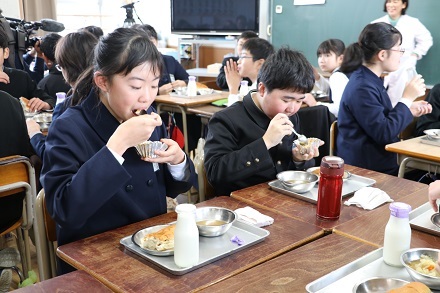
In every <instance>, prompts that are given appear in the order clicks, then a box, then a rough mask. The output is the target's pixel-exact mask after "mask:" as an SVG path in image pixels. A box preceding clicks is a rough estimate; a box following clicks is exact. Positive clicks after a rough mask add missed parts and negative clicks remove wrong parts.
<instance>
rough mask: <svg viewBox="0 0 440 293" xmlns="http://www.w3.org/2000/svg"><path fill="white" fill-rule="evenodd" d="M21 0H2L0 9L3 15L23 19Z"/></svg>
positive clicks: (0, 0)
mask: <svg viewBox="0 0 440 293" xmlns="http://www.w3.org/2000/svg"><path fill="white" fill-rule="evenodd" d="M19 3H20V1H19V0H0V9H1V10H3V13H2V14H3V16H5V17H12V18H18V19H21V18H22V16H21V15H20V6H19Z"/></svg>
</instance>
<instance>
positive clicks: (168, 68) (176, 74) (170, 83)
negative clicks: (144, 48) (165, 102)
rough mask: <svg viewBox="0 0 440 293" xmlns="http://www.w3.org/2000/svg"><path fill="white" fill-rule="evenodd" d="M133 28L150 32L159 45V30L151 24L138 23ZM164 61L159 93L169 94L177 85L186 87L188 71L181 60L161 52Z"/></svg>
mask: <svg viewBox="0 0 440 293" xmlns="http://www.w3.org/2000/svg"><path fill="white" fill-rule="evenodd" d="M132 28H136V29H141V30H144V31H145V32H147V33H148V35H149V36H150V41H152V42H153V43H154V45H155V46H156V47H157V41H158V36H157V32H156V30H155V29H154V27H152V26H151V25H149V24H142V25H140V24H136V25H133V26H132ZM161 55H162V58H163V62H164V65H165V67H164V70H163V72H162V76H161V78H160V80H159V92H158V94H159V95H168V94H169V93H171V92H172V91H173V89H174V88H177V87H185V86H186V84H187V83H188V76H189V74H188V72H186V70H185V68H183V67H182V65H180V63H179V62H177V60H176V59H175V58H174V57H173V56H168V55H164V54H161Z"/></svg>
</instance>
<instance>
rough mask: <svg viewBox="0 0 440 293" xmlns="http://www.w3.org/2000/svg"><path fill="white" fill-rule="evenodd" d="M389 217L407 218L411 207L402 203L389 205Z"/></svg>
mask: <svg viewBox="0 0 440 293" xmlns="http://www.w3.org/2000/svg"><path fill="white" fill-rule="evenodd" d="M390 211H391V215H392V216H394V217H396V218H401V219H404V218H408V217H409V212H410V211H411V206H410V205H409V204H406V203H403V202H392V203H391V204H390Z"/></svg>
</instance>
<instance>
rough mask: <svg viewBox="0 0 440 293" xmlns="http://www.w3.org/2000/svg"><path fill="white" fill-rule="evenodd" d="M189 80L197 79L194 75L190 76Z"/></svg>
mask: <svg viewBox="0 0 440 293" xmlns="http://www.w3.org/2000/svg"><path fill="white" fill-rule="evenodd" d="M188 80H194V81H195V80H196V77H195V76H193V75H190V76H188Z"/></svg>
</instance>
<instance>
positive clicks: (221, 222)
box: [196, 207, 238, 237]
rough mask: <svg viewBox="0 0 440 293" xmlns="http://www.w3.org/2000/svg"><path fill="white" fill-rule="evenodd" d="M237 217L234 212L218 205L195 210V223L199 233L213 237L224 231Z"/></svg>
mask: <svg viewBox="0 0 440 293" xmlns="http://www.w3.org/2000/svg"><path fill="white" fill-rule="evenodd" d="M237 218H238V216H237V215H236V214H235V212H233V211H231V210H228V209H225V208H218V207H202V208H198V209H197V210H196V223H197V228H199V235H200V236H205V237H215V236H220V235H223V234H225V233H226V231H228V230H229V228H231V226H232V223H234V221H235V220H236V219H237Z"/></svg>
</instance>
